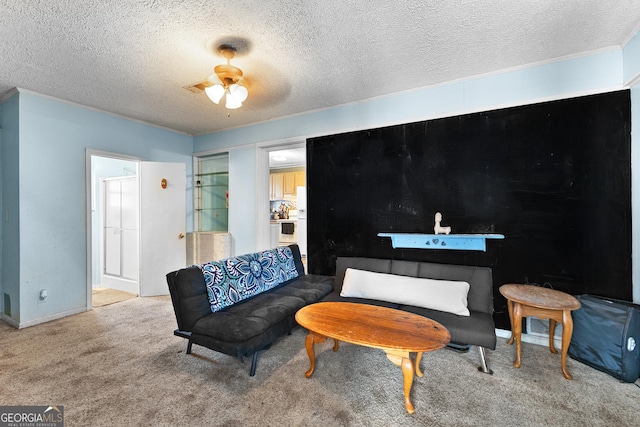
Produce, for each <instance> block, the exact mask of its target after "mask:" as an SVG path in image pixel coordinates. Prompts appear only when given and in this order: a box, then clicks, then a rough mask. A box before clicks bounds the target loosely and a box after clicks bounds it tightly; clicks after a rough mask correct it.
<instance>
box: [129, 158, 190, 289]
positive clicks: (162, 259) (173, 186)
mask: <svg viewBox="0 0 640 427" xmlns="http://www.w3.org/2000/svg"><path fill="white" fill-rule="evenodd" d="M186 180H187V174H186V168H185V165H184V163H157V162H140V296H143V297H146V296H153V295H167V294H168V293H169V288H168V286H167V279H166V274H167V273H169V272H171V271H174V270H178V269H180V268H184V267H185V264H186V244H185V238H184V237H185V234H186V219H187V217H186Z"/></svg>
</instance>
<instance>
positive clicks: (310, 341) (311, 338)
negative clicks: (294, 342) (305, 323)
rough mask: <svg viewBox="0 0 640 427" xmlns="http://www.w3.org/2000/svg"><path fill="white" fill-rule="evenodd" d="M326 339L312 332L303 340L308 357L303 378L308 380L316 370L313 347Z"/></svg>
mask: <svg viewBox="0 0 640 427" xmlns="http://www.w3.org/2000/svg"><path fill="white" fill-rule="evenodd" d="M325 340H326V338H325V337H323V336H320V335H316V334H314V333H313V332H309V335H307V338H306V339H305V347H306V348H307V354H308V355H309V364H310V367H309V370H308V371H307V372H305V374H304V376H305V377H307V378H310V377H311V375H313V371H314V370H315V369H316V354H315V352H314V351H313V345H314V344H315V343H317V342H323V341H325Z"/></svg>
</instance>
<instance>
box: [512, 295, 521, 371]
mask: <svg viewBox="0 0 640 427" xmlns="http://www.w3.org/2000/svg"><path fill="white" fill-rule="evenodd" d="M512 310H513V318H512V320H513V321H512V323H511V329H512V338H515V341H516V360H515V361H514V362H513V367H514V368H519V367H520V366H521V365H522V359H521V354H522V342H521V338H522V305H521V304H520V303H513V309H512Z"/></svg>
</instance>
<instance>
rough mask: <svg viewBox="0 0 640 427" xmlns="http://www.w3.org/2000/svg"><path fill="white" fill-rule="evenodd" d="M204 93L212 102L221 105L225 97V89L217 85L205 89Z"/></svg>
mask: <svg viewBox="0 0 640 427" xmlns="http://www.w3.org/2000/svg"><path fill="white" fill-rule="evenodd" d="M204 92H205V93H206V94H207V96H208V97H209V99H210V100H211V101H213V102H214V103H216V104H218V103H220V100H221V99H222V97H223V96H224V93H225V89H224V87H223V86H222V85H220V84H217V85H213V86H209V87H207V88H205V89H204Z"/></svg>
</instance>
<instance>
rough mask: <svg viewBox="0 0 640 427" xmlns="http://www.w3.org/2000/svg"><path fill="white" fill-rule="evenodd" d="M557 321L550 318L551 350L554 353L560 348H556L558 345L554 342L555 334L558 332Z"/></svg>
mask: <svg viewBox="0 0 640 427" xmlns="http://www.w3.org/2000/svg"><path fill="white" fill-rule="evenodd" d="M556 323H557V322H556V321H555V320H554V319H549V351H550V352H551V353H553V354H558V350H556V345H555V343H554V342H553V341H554V339H553V338H554V336H555V334H556Z"/></svg>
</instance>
